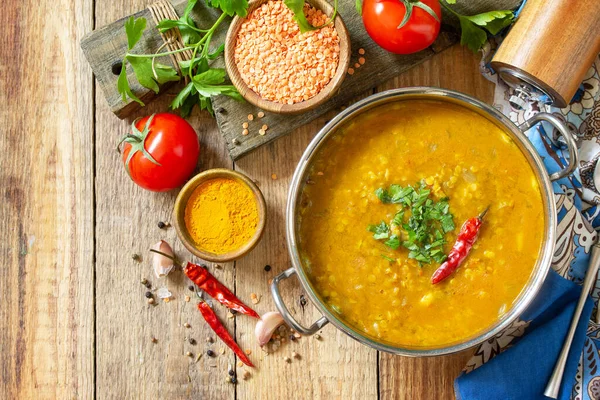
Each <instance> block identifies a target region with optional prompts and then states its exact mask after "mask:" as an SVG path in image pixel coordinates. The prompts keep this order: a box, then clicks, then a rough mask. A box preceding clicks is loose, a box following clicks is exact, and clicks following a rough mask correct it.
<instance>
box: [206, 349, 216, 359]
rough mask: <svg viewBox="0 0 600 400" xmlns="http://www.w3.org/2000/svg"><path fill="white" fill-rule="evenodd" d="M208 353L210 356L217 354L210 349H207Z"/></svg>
mask: <svg viewBox="0 0 600 400" xmlns="http://www.w3.org/2000/svg"><path fill="white" fill-rule="evenodd" d="M206 355H207V356H209V357H214V356H215V352H214V351H212V350H210V349H209V350H206Z"/></svg>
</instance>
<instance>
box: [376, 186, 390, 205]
mask: <svg viewBox="0 0 600 400" xmlns="http://www.w3.org/2000/svg"><path fill="white" fill-rule="evenodd" d="M375 196H377V198H378V199H379V200H380V201H381V202H382V203H384V204H387V203H390V202H391V197H390V194H389V193H388V191H387V190H386V189H384V188H379V189H377V190H375Z"/></svg>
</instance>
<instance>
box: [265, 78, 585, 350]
mask: <svg viewBox="0 0 600 400" xmlns="http://www.w3.org/2000/svg"><path fill="white" fill-rule="evenodd" d="M414 99H419V100H420V99H433V100H438V101H448V102H452V103H455V104H459V105H461V106H464V107H467V108H469V109H471V110H473V111H475V112H477V113H479V114H480V115H482V116H484V117H485V118H487V119H488V120H490V121H492V122H494V123H495V124H496V125H498V126H500V127H501V128H503V129H504V131H505V132H506V133H507V134H508V135H510V136H511V138H512V139H513V140H514V142H515V143H516V144H517V145H518V146H519V148H520V149H521V151H522V152H523V154H524V155H525V157H526V158H527V160H528V162H529V164H530V165H531V167H532V168H533V170H534V172H535V174H536V176H537V179H538V182H539V184H540V188H541V191H542V201H543V203H544V204H543V206H544V210H545V232H546V235H545V239H544V242H543V243H542V250H541V252H540V257H539V258H538V260H537V263H536V266H535V268H534V270H533V273H532V275H531V277H530V279H529V281H528V283H527V285H526V286H525V288H524V289H523V291H522V292H521V294H520V295H519V297H518V298H517V300H516V301H515V302H514V304H513V306H512V308H511V309H510V310H509V311H508V312H507V313H506V314H505V315H504V316H503V317H502V318H501V319H499V320H498V321H497V322H496V323H495V324H494V325H493V326H490V327H489V328H488V329H486V330H485V331H484V332H481V333H478V334H476V335H475V336H473V337H471V338H469V339H467V340H465V341H463V342H460V343H458V344H455V345H451V346H446V347H437V348H401V347H395V346H393V345H390V344H387V343H383V342H378V341H376V340H374V339H373V338H371V337H368V336H366V335H364V334H362V333H361V332H359V331H357V330H356V329H354V328H353V327H351V326H349V325H348V324H347V323H346V322H345V321H343V320H342V319H340V318H339V317H338V316H336V315H335V314H334V313H332V312H331V311H330V310H329V309H328V307H327V306H325V304H324V303H323V302H322V301H321V299H320V298H319V296H318V294H317V293H316V291H315V289H314V288H313V286H312V284H311V283H310V280H309V278H308V276H307V274H306V271H305V270H304V267H303V265H302V262H301V259H300V256H299V253H298V247H297V246H298V240H297V229H296V228H297V226H296V218H297V215H296V207H297V205H298V203H299V198H300V193H301V192H302V186H303V183H304V182H306V179H307V176H306V174H307V171H308V169H309V166H310V165H311V161H312V159H313V157H314V155H315V154H316V151H317V150H318V149H319V148H320V146H321V145H322V144H323V143H324V142H325V141H326V140H327V139H328V138H329V137H331V136H332V135H333V134H334V133H335V132H336V131H337V128H338V127H339V126H341V125H343V124H345V123H346V122H347V121H349V120H350V119H352V118H354V117H355V116H357V115H358V114H361V113H363V112H365V111H367V110H370V109H372V108H373V107H377V106H379V105H382V104H385V103H389V102H397V101H410V100H414ZM541 121H547V122H549V123H550V124H552V125H553V126H554V127H555V128H556V129H557V130H558V131H559V132H560V134H561V135H562V136H563V137H564V140H565V143H566V144H567V147H568V150H569V160H570V161H569V165H568V166H567V167H566V168H565V169H563V170H561V171H558V172H556V173H554V174H552V175H550V176H548V174H547V172H546V169H545V167H544V165H543V163H542V160H541V159H540V157H539V155H538V154H537V152H536V150H535V148H534V147H533V146H532V144H531V143H530V142H529V140H528V139H527V137H526V136H525V134H524V132H525V131H527V130H528V129H529V128H531V127H532V126H534V125H535V124H537V123H539V122H541ZM576 166H577V145H576V143H575V140H574V138H573V136H572V135H571V134H570V133H569V131H568V129H567V128H566V126H565V125H563V123H562V122H561V121H560V120H559V119H558V118H556V117H555V116H553V115H551V114H547V113H539V114H536V115H534V116H533V117H532V118H530V119H529V120H527V121H526V122H525V123H523V124H522V125H520V126H516V125H515V124H514V123H513V122H511V121H510V120H509V119H508V118H507V117H506V116H504V115H503V114H501V113H500V112H499V111H498V110H496V109H494V108H492V107H490V106H489V105H487V104H484V103H482V102H480V101H478V100H476V99H474V98H472V97H470V96H467V95H465V94H462V93H458V92H454V91H450V90H444V89H438V88H427V87H414V88H404V89H396V90H390V91H387V92H382V93H379V94H376V95H373V96H370V97H368V98H366V99H364V100H362V101H360V102H358V103H356V104H354V105H353V106H351V107H349V108H347V109H346V110H344V111H343V112H341V113H340V114H338V115H337V116H336V117H335V118H334V119H332V120H331V121H330V122H329V123H328V124H327V125H325V127H323V129H321V131H320V132H319V133H318V134H317V136H316V137H315V138H314V139H313V140H312V142H311V143H310V144H309V146H308V148H307V149H306V151H305V152H304V154H303V155H302V158H301V159H300V162H299V163H298V166H297V167H296V171H295V173H294V177H293V179H292V183H291V187H290V191H289V196H288V202H287V210H286V229H287V245H288V250H289V253H290V257H291V261H292V265H293V267H292V268H290V269H288V270H286V271H284V272H283V273H281V274H279V275H278V276H276V277H275V279H273V282H272V284H271V293H272V295H273V298H274V300H275V305H276V306H277V308H278V309H279V311H280V312H281V314H282V315H283V318H284V319H285V321H286V322H287V323H288V324H289V325H290V326H291V327H293V328H294V329H295V330H296V331H298V332H300V333H302V334H304V335H311V334H314V333H315V332H317V331H318V330H320V329H321V328H322V327H323V326H325V325H326V324H327V323H329V322H331V323H332V324H333V325H335V326H336V327H337V328H338V329H340V330H341V331H343V332H345V333H346V334H347V335H349V336H351V337H353V338H354V339H356V340H358V341H359V342H361V343H363V344H366V345H368V346H370V347H373V348H375V349H377V350H381V351H386V352H389V353H394V354H400V355H404V356H412V357H422V356H438V355H443V354H450V353H455V352H459V351H462V350H465V349H468V348H470V347H473V346H475V345H477V344H480V343H482V342H483V341H485V340H487V339H489V338H491V337H493V336H494V335H496V334H498V333H499V332H501V331H502V330H503V329H505V328H506V327H507V326H508V325H509V324H510V323H511V322H512V321H513V320H514V319H515V318H517V316H519V315H520V314H521V313H522V312H523V311H524V310H525V309H526V308H527V306H528V305H529V304H530V303H531V301H532V300H533V298H534V297H535V295H536V294H537V292H538V290H539V289H540V287H541V285H542V283H543V281H544V279H545V277H546V274H547V272H548V270H549V268H550V263H551V261H552V255H553V253H554V244H555V240H556V207H555V203H554V195H553V191H552V185H551V181H553V180H556V179H560V178H563V177H565V176H567V175H569V174H571V173H572V172H573V171H574V170H575V168H576ZM293 275H297V276H298V278H299V279H300V282H301V284H302V286H303V288H304V290H305V291H306V293H307V294H308V296H309V298H310V299H311V300H312V302H313V303H314V305H315V306H316V307H317V308H318V309H319V311H320V312H321V313H322V314H323V317H321V318H320V319H319V320H318V321H316V322H315V323H313V324H312V325H311V326H310V327H308V328H307V327H304V326H303V325H301V324H300V323H298V322H297V321H296V320H295V319H294V317H293V316H292V315H291V314H290V312H289V310H288V308H287V306H286V305H285V304H284V302H283V300H282V297H281V294H280V292H279V283H280V282H281V281H282V280H284V279H287V278H290V277H291V276H293Z"/></svg>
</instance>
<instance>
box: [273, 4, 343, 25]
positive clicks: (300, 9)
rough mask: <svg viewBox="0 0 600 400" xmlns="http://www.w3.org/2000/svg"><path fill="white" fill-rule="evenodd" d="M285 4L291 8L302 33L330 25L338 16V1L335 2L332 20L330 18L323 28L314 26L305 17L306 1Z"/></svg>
mask: <svg viewBox="0 0 600 400" xmlns="http://www.w3.org/2000/svg"><path fill="white" fill-rule="evenodd" d="M284 3H285V5H286V6H287V8H289V9H290V10H291V11H292V12H293V13H294V20H295V21H296V23H297V24H298V27H299V28H300V32H302V33H305V32H309V31H314V30H317V29H321V28H323V27H324V26H327V25H329V24H330V23H332V22H333V20H334V19H335V17H336V15H337V9H338V0H334V3H333V15H332V16H331V18H329V21H327V22H325V23H324V24H323V25H321V26H312V25H311V24H310V23H309V22H308V20H307V19H306V15H304V4H306V2H305V0H284Z"/></svg>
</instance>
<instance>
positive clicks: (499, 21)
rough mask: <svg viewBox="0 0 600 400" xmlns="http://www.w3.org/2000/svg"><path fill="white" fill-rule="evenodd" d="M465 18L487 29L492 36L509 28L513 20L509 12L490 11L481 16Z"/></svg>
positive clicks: (512, 15) (511, 13)
mask: <svg viewBox="0 0 600 400" xmlns="http://www.w3.org/2000/svg"><path fill="white" fill-rule="evenodd" d="M464 18H467V19H468V20H469V21H471V22H473V23H474V24H476V25H479V26H481V27H483V28H485V29H487V30H488V31H489V32H490V33H491V34H492V35H496V34H498V32H500V31H501V30H502V29H503V28H505V27H507V26H509V25H510V24H511V23H512V21H513V18H514V14H513V12H512V11H509V10H501V11H490V12H486V13H483V14H477V15H472V16H469V17H464Z"/></svg>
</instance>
